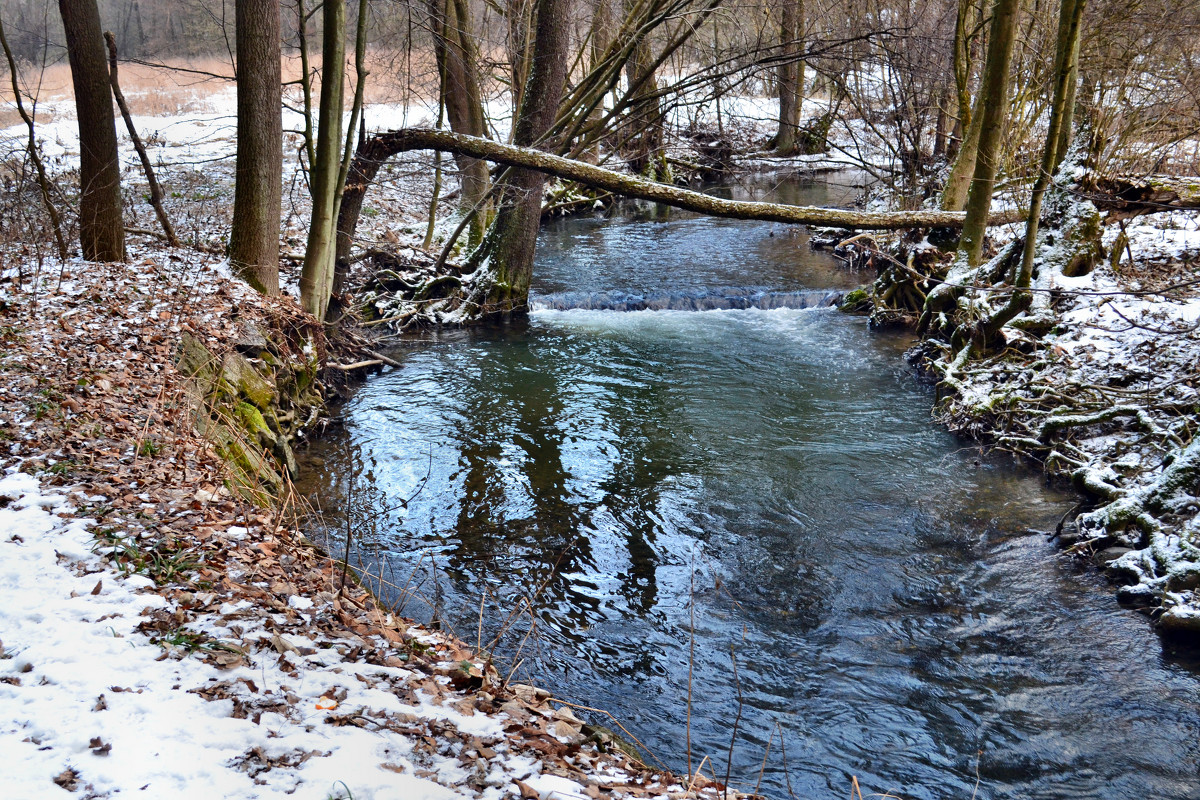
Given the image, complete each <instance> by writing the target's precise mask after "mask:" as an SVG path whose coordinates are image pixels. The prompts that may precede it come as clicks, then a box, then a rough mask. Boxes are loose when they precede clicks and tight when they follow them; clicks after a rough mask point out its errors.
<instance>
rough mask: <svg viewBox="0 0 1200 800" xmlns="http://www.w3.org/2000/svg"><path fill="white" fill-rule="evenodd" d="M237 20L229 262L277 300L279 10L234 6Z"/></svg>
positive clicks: (261, 0)
mask: <svg viewBox="0 0 1200 800" xmlns="http://www.w3.org/2000/svg"><path fill="white" fill-rule="evenodd" d="M236 17H237V18H236V22H235V25H236V30H237V33H236V38H237V109H238V116H237V162H236V174H237V182H236V184H235V186H234V191H233V227H232V230H231V231H230V235H229V260H230V262H231V263H232V264H233V269H234V271H235V272H236V273H237V274H238V275H239V276H241V277H242V278H243V279H244V280H245V281H246V282H247V283H249V284H250V285H251V286H253V287H254V288H255V289H257V290H258V291H260V292H262V293H263V294H267V295H276V294H279V218H280V209H281V204H282V195H283V120H282V112H281V107H282V97H281V91H282V90H281V88H280V84H281V77H280V73H281V69H280V63H279V4H278V3H277V2H270V0H238V2H237V7H236Z"/></svg>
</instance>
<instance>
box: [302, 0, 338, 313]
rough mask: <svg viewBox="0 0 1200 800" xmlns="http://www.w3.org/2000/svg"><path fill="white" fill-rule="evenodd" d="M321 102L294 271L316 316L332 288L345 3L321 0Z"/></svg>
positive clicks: (304, 300)
mask: <svg viewBox="0 0 1200 800" xmlns="http://www.w3.org/2000/svg"><path fill="white" fill-rule="evenodd" d="M322 22H323V24H324V30H323V31H322V39H321V103H320V117H319V119H318V121H317V150H316V160H315V161H314V162H313V167H312V172H311V177H310V182H311V185H312V219H311V221H310V223H309V228H308V247H307V248H306V249H305V251H304V266H303V268H302V271H301V274H300V303H301V305H302V306H304V310H305V311H307V312H308V313H310V314H312V315H313V316H314V317H316V318H317V319H321V320H323V319H324V318H325V309H326V307H327V306H328V305H329V296H330V293H331V292H332V291H333V272H334V255H335V247H336V224H337V215H338V198H339V197H340V195H341V191H340V189H341V187H340V180H339V179H340V177H341V175H340V173H341V167H342V99H343V96H344V92H345V85H344V84H345V73H346V64H345V61H346V3H345V0H326V2H325V6H324V9H323V13H322Z"/></svg>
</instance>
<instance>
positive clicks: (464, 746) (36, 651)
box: [0, 471, 684, 800]
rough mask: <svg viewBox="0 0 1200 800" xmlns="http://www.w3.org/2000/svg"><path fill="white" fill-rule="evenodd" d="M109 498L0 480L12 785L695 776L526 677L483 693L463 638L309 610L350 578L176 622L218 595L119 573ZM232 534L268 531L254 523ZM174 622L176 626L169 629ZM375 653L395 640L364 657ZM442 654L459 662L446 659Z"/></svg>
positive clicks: (212, 787)
mask: <svg viewBox="0 0 1200 800" xmlns="http://www.w3.org/2000/svg"><path fill="white" fill-rule="evenodd" d="M103 499H104V498H99V497H89V496H83V495H79V494H78V493H75V492H68V491H58V490H48V489H47V488H46V487H44V486H42V484H41V483H40V482H39V480H38V479H37V478H36V477H34V476H31V475H28V474H25V473H21V472H17V471H13V472H9V473H8V474H6V475H5V476H4V477H3V478H0V506H2V507H0V531H3V539H2V540H0V637H2V639H0V641H2V644H0V708H3V709H4V711H3V714H2V715H0V761H2V762H3V763H4V764H5V765H6V767H5V777H4V796H5V797H8V798H13V800H18V799H21V800H33V799H34V798H41V797H57V796H60V795H61V794H62V790H63V789H65V790H67V791H69V792H79V793H80V796H83V797H97V798H99V797H116V796H126V795H131V794H137V793H140V792H145V793H146V794H145V795H140V796H146V797H181V798H188V797H195V798H212V797H222V798H252V797H253V798H268V797H287V796H298V797H318V798H333V797H354V798H372V797H375V798H404V799H405V800H423V799H425V798H428V799H429V800H441V799H442V798H451V797H478V798H494V799H496V800H498V799H499V798H502V797H505V796H510V795H511V796H519V797H529V798H533V797H538V798H541V799H542V800H549V798H551V797H558V798H562V800H567V798H588V797H590V798H596V797H598V796H599V791H601V790H603V791H604V792H605V794H606V795H611V796H620V795H621V794H623V792H622V786H623V785H624V784H630V785H631V788H632V789H634V790H635V791H636V792H637V794H639V795H640V794H642V793H643V792H645V791H647V790H650V792H649V793H651V794H655V793H657V794H662V795H666V794H668V793H671V794H678V793H681V792H682V791H683V789H684V787H682V786H679V785H672V783H671V781H670V779H665V782H659V783H658V784H657V785H655V784H654V780H653V779H652V778H649V779H648V778H646V777H643V776H640V775H639V776H634V775H632V774H631V773H630V772H628V771H625V770H623V769H621V768H620V767H619V766H618V763H617V762H616V761H615V760H614V759H612V758H607V759H606V758H605V757H603V756H601V755H599V754H598V753H597V752H595V751H594V750H593V751H592V752H591V753H589V752H588V748H583V749H580V747H579V744H580V742H581V741H582V738H583V737H582V735H581V727H582V724H581V722H580V721H579V720H578V718H576V717H575V715H574V714H573V713H571V711H570V709H569V708H568V707H567V706H557V707H556V705H555V704H552V703H550V702H547V698H548V694H546V693H541V692H538V691H537V690H534V689H533V688H532V687H522V686H513V687H510V688H511V692H509V695H510V697H509V699H507V700H506V701H505V702H504V703H503V704H501V703H499V702H498V701H497V699H496V697H495V696H494V695H493V694H491V693H488V692H487V691H485V688H486V687H488V686H489V681H492V680H495V678H496V676H495V673H494V670H491V668H490V666H488V665H487V664H485V663H483V662H482V661H477V660H476V661H472V660H471V658H472V657H473V654H471V653H469V652H457V651H456V650H452V649H447V648H448V647H451V646H452V645H453V643H450V642H449V641H448V640H447V639H446V638H445V637H441V636H436V635H432V634H430V633H429V632H427V631H424V630H422V629H420V628H417V627H411V628H408V629H407V630H404V631H403V634H402V635H403V636H406V637H409V638H410V639H411V641H412V642H414V643H416V645H418V647H417V648H416V649H415V650H414V651H406V650H404V649H402V648H399V647H396V646H395V643H393V642H389V641H388V639H387V638H385V637H383V636H381V635H379V634H377V633H376V634H372V633H364V634H362V635H356V634H353V633H351V634H349V635H347V636H344V637H340V638H334V637H331V636H329V635H328V633H327V632H326V631H323V630H321V629H320V628H319V627H316V626H314V625H312V624H311V623H312V622H313V621H314V620H315V619H316V618H318V617H321V616H332V615H334V614H336V613H337V612H336V610H335V606H336V605H337V604H338V598H337V596H336V594H335V593H333V592H325V593H322V594H318V595H316V596H315V597H313V596H307V595H302V594H291V595H289V596H288V598H287V604H286V606H284V607H283V608H276V609H272V610H270V611H269V612H264V610H263V609H262V608H261V606H258V605H257V604H255V603H252V602H251V601H250V600H248V599H242V600H238V601H236V602H234V601H225V602H219V603H218V602H215V601H214V599H209V601H208V605H207V606H206V607H205V608H206V609H207V610H206V611H205V612H204V613H202V614H200V615H198V616H195V617H194V618H193V619H192V620H191V621H190V622H189V623H188V624H187V625H186V626H184V625H179V626H178V627H173V626H174V625H176V624H178V623H176V622H175V617H176V616H180V617H181V616H182V614H181V613H179V610H180V608H181V606H182V605H184V604H200V603H204V602H205V599H204V597H203V594H204V593H203V592H193V593H188V596H187V597H181V596H180V594H179V593H176V594H175V596H174V598H173V599H169V598H168V597H167V596H164V593H163V592H162V591H161V590H159V589H158V587H156V584H155V581H154V580H152V579H151V578H150V577H147V576H145V575H142V574H121V573H120V572H117V571H114V569H113V568H112V564H111V563H108V562H106V560H105V558H104V556H105V554H106V553H107V552H110V551H111V549H112V548H110V547H104V546H102V545H101V544H99V543H98V541H97V538H96V535H95V531H94V529H95V528H96V526H97V523H95V522H92V521H89V520H87V519H86V518H83V517H80V516H77V515H76V514H75V513H74V508H75V507H76V506H77V505H78V504H87V503H96V502H101V501H103ZM219 535H221V536H224V537H227V538H229V539H231V540H237V541H241V542H244V543H245V545H246V546H260V547H261V546H262V543H257V544H256V543H255V542H254V540H253V539H252V538H250V537H248V532H247V531H246V529H244V528H239V527H237V526H231V527H229V528H227V529H226V530H224V531H222V532H220V534H219ZM228 577H230V578H234V579H239V578H240V579H249V578H248V577H244V576H241V575H238V574H230V575H229V576H228ZM342 602H347V601H345V600H343V601H342ZM164 619H165V620H167V626H166V628H168V629H169V630H168V629H164V626H162V625H156V624H153V623H154V622H157V621H159V620H164ZM148 622H149V623H151V624H148ZM391 632H392V633H393V635H395V633H396V631H395V630H394V629H391ZM372 649H375V650H387V651H390V652H392V653H393V655H390V656H387V657H385V658H384V659H383V660H382V663H372V661H373V660H372V659H370V658H363V657H361V654H363V653H364V651H366V652H370V651H371V650H372ZM417 651H419V652H423V653H426V654H434V658H432V659H426V658H418V657H416V656H415V655H413V654H412V653H413V652H417ZM439 651H442V652H441V653H440V655H441V656H444V657H445V659H446V661H445V663H444V664H443V665H442V668H441V669H438V668H434V669H431V668H430V667H431V662H432V663H437V658H436V656H437V655H438V654H439ZM489 670H491V671H490V674H489ZM455 671H457V672H459V673H460V675H459V676H454V672H455ZM473 675H474V676H482V677H480V679H479V680H478V681H473V680H472V676H473ZM457 677H461V678H465V679H466V680H462V681H456V678H457ZM455 683H458V684H459V685H460V686H461V687H462V688H455V686H454V685H453V684H455ZM492 691H493V692H496V691H497V689H496V688H495V687H492ZM489 712H490V713H489ZM513 730H517V731H519V733H518V734H517V735H513V734H511V733H510V731H513ZM530 730H533V731H536V732H537V733H536V738H535V734H532V733H530V732H529V731H530ZM534 741H536V742H537V743H538V744H539V745H540V746H541V748H540V749H535V748H531V747H530V746H529V742H534ZM59 787H61V788H59Z"/></svg>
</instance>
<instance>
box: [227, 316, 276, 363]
mask: <svg viewBox="0 0 1200 800" xmlns="http://www.w3.org/2000/svg"><path fill="white" fill-rule="evenodd" d="M233 347H234V349H235V350H237V351H238V352H239V353H242V354H244V355H248V356H250V357H251V358H262V357H263V355H264V354H267V355H270V352H271V350H270V348H271V342H270V340H268V339H267V337H266V334H264V333H263V332H262V331H261V330H260V329H259V327H258V326H257V325H254V324H253V323H250V324H247V325H245V326H243V328H242V334H241V336H239V337H238V338H237V341H235V342H234V343H233Z"/></svg>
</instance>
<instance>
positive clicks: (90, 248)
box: [58, 0, 125, 261]
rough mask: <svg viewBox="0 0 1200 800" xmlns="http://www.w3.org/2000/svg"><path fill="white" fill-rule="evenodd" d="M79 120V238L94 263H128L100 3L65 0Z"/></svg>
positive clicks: (62, 7) (62, 5)
mask: <svg viewBox="0 0 1200 800" xmlns="http://www.w3.org/2000/svg"><path fill="white" fill-rule="evenodd" d="M58 9H59V12H60V13H61V14H62V21H63V30H64V32H65V34H66V40H67V57H68V59H69V60H70V62H71V83H72V85H73V86H74V89H75V115H76V117H77V118H78V121H79V239H80V244H81V245H82V247H83V257H84V258H85V259H87V260H89V261H122V260H124V258H125V227H124V222H123V220H122V217H121V162H120V159H119V158H118V156H117V127H116V122H115V121H114V119H113V100H112V90H111V88H110V87H109V83H108V59H107V58H106V57H105V55H104V38H103V34H102V33H101V30H100V12H99V10H98V9H97V8H96V0H59V1H58Z"/></svg>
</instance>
